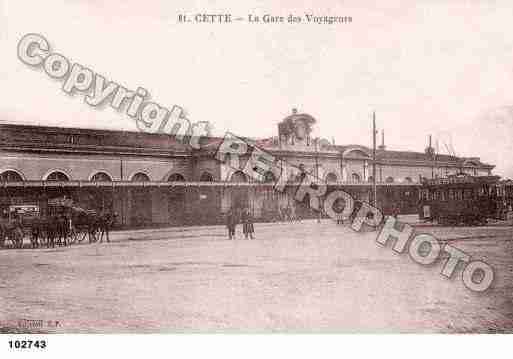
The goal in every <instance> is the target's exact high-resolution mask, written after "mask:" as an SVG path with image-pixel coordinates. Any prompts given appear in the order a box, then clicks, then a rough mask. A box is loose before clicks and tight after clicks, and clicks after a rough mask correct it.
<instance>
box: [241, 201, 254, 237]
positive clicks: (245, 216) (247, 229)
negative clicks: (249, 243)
mask: <svg viewBox="0 0 513 359" xmlns="http://www.w3.org/2000/svg"><path fill="white" fill-rule="evenodd" d="M241 222H242V232H243V233H244V236H245V237H246V239H248V236H249V239H254V238H253V233H255V228H254V226H253V216H252V215H251V212H250V211H249V208H246V209H244V211H243V212H242V217H241Z"/></svg>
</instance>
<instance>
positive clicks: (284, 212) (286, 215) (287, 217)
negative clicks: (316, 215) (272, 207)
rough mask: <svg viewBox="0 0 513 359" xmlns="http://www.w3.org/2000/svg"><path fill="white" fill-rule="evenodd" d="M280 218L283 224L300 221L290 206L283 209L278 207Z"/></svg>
mask: <svg viewBox="0 0 513 359" xmlns="http://www.w3.org/2000/svg"><path fill="white" fill-rule="evenodd" d="M279 212H280V218H281V220H282V221H285V222H294V221H298V222H299V221H300V218H299V217H297V216H296V211H295V208H293V207H292V206H291V205H290V204H289V205H287V206H284V207H281V206H280V207H279Z"/></svg>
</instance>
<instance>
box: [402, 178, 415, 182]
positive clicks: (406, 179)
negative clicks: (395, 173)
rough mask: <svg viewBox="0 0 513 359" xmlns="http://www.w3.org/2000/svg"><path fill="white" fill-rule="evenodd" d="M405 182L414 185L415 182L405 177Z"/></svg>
mask: <svg viewBox="0 0 513 359" xmlns="http://www.w3.org/2000/svg"><path fill="white" fill-rule="evenodd" d="M404 182H407V183H412V182H413V180H412V179H411V177H405V178H404Z"/></svg>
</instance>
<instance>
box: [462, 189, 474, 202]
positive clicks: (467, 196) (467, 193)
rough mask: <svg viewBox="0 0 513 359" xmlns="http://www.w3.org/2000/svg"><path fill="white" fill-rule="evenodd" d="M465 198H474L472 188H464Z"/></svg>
mask: <svg viewBox="0 0 513 359" xmlns="http://www.w3.org/2000/svg"><path fill="white" fill-rule="evenodd" d="M463 198H464V199H466V200H468V199H472V190H471V189H466V190H464V192H463Z"/></svg>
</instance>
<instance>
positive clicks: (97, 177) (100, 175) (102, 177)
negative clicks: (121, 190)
mask: <svg viewBox="0 0 513 359" xmlns="http://www.w3.org/2000/svg"><path fill="white" fill-rule="evenodd" d="M111 181H112V178H110V176H109V175H108V174H107V173H105V172H96V173H95V174H94V175H93V177H91V182H111Z"/></svg>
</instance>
